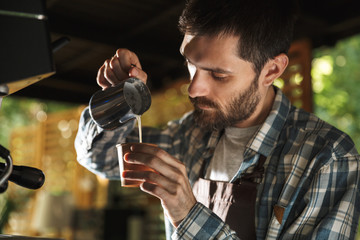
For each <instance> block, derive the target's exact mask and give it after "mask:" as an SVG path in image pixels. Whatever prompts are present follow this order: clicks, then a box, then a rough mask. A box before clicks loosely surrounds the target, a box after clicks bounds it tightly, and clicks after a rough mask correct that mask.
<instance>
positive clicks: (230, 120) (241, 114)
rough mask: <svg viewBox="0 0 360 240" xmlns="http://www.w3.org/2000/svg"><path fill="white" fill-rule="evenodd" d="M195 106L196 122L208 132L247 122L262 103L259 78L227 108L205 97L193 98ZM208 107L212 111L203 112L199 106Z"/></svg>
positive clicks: (236, 96) (237, 95) (234, 96)
mask: <svg viewBox="0 0 360 240" xmlns="http://www.w3.org/2000/svg"><path fill="white" fill-rule="evenodd" d="M190 101H191V103H192V104H193V105H194V120H195V123H196V124H198V125H199V126H200V127H203V128H206V129H208V130H221V129H223V128H226V127H230V126H233V125H234V124H235V123H239V122H243V121H245V120H247V119H248V118H249V117H250V116H251V115H252V114H253V113H254V112H255V109H256V107H257V105H258V104H259V102H260V95H259V92H258V76H256V77H255V78H254V79H253V81H252V83H251V85H250V86H249V87H248V88H247V89H246V90H245V91H243V92H241V93H236V94H234V95H233V96H232V97H231V98H230V102H229V103H228V104H226V106H223V107H221V106H220V105H219V104H218V103H216V102H213V101H211V100H209V99H207V98H205V97H196V98H191V97H190ZM199 105H200V106H206V107H209V108H211V109H210V110H203V109H201V108H199V107H198V106H199Z"/></svg>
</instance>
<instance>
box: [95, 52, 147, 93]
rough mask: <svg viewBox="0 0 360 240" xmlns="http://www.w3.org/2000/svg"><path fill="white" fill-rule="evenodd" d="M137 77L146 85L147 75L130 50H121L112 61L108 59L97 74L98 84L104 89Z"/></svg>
mask: <svg viewBox="0 0 360 240" xmlns="http://www.w3.org/2000/svg"><path fill="white" fill-rule="evenodd" d="M129 77H136V78H139V79H140V80H142V81H143V82H144V83H146V80H147V74H146V73H145V72H144V71H143V70H142V69H141V64H140V61H139V58H138V57H137V55H136V54H135V53H133V52H131V51H130V50H128V49H123V48H120V49H118V50H117V51H116V53H115V55H114V56H113V57H112V58H111V59H106V61H105V62H104V64H103V65H102V66H101V67H100V69H99V71H98V74H97V79H96V80H97V83H98V85H99V86H100V87H102V88H103V89H105V88H107V87H110V86H113V85H116V84H117V83H120V82H121V81H123V80H125V79H127V78H129Z"/></svg>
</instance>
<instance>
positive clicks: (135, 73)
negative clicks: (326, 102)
mask: <svg viewBox="0 0 360 240" xmlns="http://www.w3.org/2000/svg"><path fill="white" fill-rule="evenodd" d="M129 76H130V77H135V78H138V79H140V80H141V81H143V82H144V83H146V81H147V74H146V72H144V71H143V70H142V69H141V68H138V67H137V66H135V65H133V67H131V68H130V70H129Z"/></svg>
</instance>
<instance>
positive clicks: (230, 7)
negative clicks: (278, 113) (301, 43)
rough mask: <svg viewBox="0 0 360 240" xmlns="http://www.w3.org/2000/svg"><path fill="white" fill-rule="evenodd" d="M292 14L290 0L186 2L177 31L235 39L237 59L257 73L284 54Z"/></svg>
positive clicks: (292, 5)
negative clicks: (250, 65) (243, 61)
mask: <svg viewBox="0 0 360 240" xmlns="http://www.w3.org/2000/svg"><path fill="white" fill-rule="evenodd" d="M295 10H296V3H295V1H293V0H188V2H187V3H186V7H185V9H184V10H183V13H182V15H181V16H180V18H179V29H180V31H181V32H182V33H183V34H185V33H187V34H191V35H203V36H204V35H206V36H216V35H234V36H239V37H240V40H239V43H238V49H239V57H240V58H242V59H244V60H246V61H249V62H251V63H253V64H254V70H255V71H256V72H257V73H260V71H261V69H262V68H263V67H264V65H265V63H266V62H267V61H268V60H269V59H272V58H274V57H275V56H277V55H279V54H280V53H285V54H287V52H288V50H289V47H290V44H291V41H292V36H293V28H294V27H293V25H294V21H295V13H296V11H295Z"/></svg>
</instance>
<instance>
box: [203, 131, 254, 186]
mask: <svg viewBox="0 0 360 240" xmlns="http://www.w3.org/2000/svg"><path fill="white" fill-rule="evenodd" d="M259 127H260V126H259V125H258V126H253V127H249V128H236V127H228V128H225V132H224V134H223V135H222V136H221V138H220V140H219V142H218V144H217V145H216V148H215V152H214V156H213V158H212V159H211V161H210V164H209V166H208V168H207V170H206V174H205V179H208V180H213V181H224V182H229V181H230V180H231V179H232V178H233V177H234V176H235V174H236V173H237V171H238V170H239V168H240V165H241V163H242V161H243V160H244V151H245V146H246V144H247V143H248V142H249V141H250V139H251V137H252V136H253V135H254V134H255V132H256V131H257V130H258V128H259Z"/></svg>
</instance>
